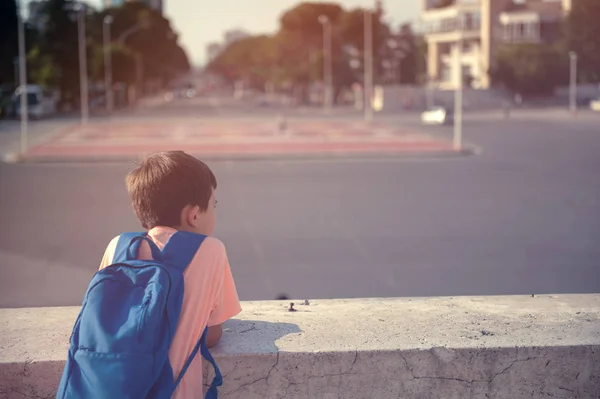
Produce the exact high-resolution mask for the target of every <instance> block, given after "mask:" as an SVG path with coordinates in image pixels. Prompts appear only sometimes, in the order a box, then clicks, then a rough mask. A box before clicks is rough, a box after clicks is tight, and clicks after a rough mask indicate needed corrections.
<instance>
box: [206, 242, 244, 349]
mask: <svg viewBox="0 0 600 399" xmlns="http://www.w3.org/2000/svg"><path fill="white" fill-rule="evenodd" d="M221 248H222V254H221V256H220V257H219V263H220V264H219V265H218V267H219V270H220V271H221V273H218V274H217V276H219V280H220V281H216V284H217V286H218V287H219V289H218V290H217V292H216V296H215V301H214V306H213V310H212V312H211V314H210V318H209V320H208V334H207V337H206V344H207V346H208V347H209V348H210V347H213V346H215V345H216V344H217V343H218V342H219V340H220V339H221V336H222V334H223V323H224V322H225V321H227V320H229V319H230V318H232V317H233V316H235V315H237V314H238V313H239V312H240V311H241V310H242V308H241V306H240V301H239V298H238V294H237V290H236V287H235V282H234V281H233V275H232V274H231V268H230V267H229V260H228V259H227V252H226V251H225V246H223V245H222V244H221Z"/></svg>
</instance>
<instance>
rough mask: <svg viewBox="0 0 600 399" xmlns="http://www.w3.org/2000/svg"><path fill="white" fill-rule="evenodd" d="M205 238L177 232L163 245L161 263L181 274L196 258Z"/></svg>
mask: <svg viewBox="0 0 600 399" xmlns="http://www.w3.org/2000/svg"><path fill="white" fill-rule="evenodd" d="M205 238H206V236H205V235H202V234H195V233H189V232H187V231H177V232H176V233H175V234H173V235H172V236H171V238H169V241H167V243H166V244H165V247H164V248H163V250H162V261H163V262H164V263H165V264H167V265H169V266H173V267H176V268H177V269H178V270H179V271H180V272H181V273H183V272H184V271H185V269H186V268H187V266H188V265H189V264H190V262H191V261H192V259H194V256H196V252H198V248H200V245H202V242H203V241H204V239H205Z"/></svg>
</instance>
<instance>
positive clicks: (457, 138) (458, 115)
mask: <svg viewBox="0 0 600 399" xmlns="http://www.w3.org/2000/svg"><path fill="white" fill-rule="evenodd" d="M462 23H463V20H462V18H461V20H460V23H459V29H460V32H459V33H460V35H459V38H458V43H457V45H456V54H457V57H456V58H457V64H458V87H457V88H456V91H455V92H454V138H453V140H452V141H453V147H454V150H455V151H459V150H461V149H462V133H463V131H462V130H463V126H462V125H463V80H464V76H463V67H462V53H463V31H462V29H463V26H462Z"/></svg>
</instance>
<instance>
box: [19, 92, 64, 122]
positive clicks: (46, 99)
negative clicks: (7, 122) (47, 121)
mask: <svg viewBox="0 0 600 399" xmlns="http://www.w3.org/2000/svg"><path fill="white" fill-rule="evenodd" d="M23 93H26V95H27V113H28V115H29V116H30V117H31V118H32V119H40V118H44V117H48V116H50V115H53V114H54V113H55V112H56V105H57V102H58V101H57V98H56V96H55V95H53V94H52V93H50V92H48V91H45V90H44V89H43V88H42V87H41V86H38V85H27V86H25V90H23V88H22V87H18V88H17V90H15V93H14V95H13V97H12V101H13V104H14V106H15V110H16V115H17V117H20V116H21V95H23Z"/></svg>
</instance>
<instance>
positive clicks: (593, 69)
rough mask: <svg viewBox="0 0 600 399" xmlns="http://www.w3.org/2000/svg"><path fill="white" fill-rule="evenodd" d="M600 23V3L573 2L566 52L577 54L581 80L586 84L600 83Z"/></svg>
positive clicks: (568, 19) (586, 0)
mask: <svg viewBox="0 0 600 399" xmlns="http://www.w3.org/2000/svg"><path fill="white" fill-rule="evenodd" d="M599 21H600V1H598V0H575V1H573V9H572V10H571V13H570V14H569V16H568V17H567V20H566V43H565V44H566V46H565V47H566V49H565V50H567V51H575V52H576V53H577V55H578V59H579V62H578V69H579V72H580V79H581V81H584V82H591V83H595V82H600V23H599ZM567 56H568V55H567V54H565V55H564V57H567Z"/></svg>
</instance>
